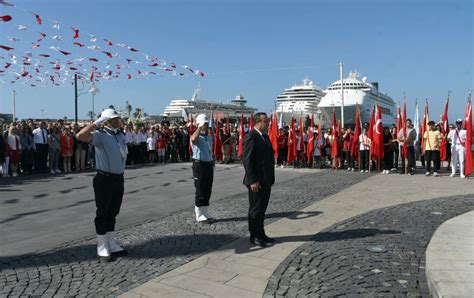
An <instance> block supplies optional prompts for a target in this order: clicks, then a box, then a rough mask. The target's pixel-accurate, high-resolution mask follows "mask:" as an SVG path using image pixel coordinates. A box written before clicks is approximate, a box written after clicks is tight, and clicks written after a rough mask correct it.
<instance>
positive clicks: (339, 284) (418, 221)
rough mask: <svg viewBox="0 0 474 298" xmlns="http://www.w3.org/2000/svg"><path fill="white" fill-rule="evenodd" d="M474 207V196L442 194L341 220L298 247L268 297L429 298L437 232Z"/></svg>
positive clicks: (272, 282)
mask: <svg viewBox="0 0 474 298" xmlns="http://www.w3.org/2000/svg"><path fill="white" fill-rule="evenodd" d="M473 209H474V198H473V196H472V195H471V196H469V197H467V196H464V197H449V198H438V199H433V200H427V201H420V202H415V203H408V204H402V205H397V206H393V207H388V208H382V209H378V210H374V211H370V212H368V213H365V214H363V215H360V216H356V217H354V218H351V219H349V220H346V221H344V222H340V223H338V224H336V225H334V226H332V227H330V228H328V229H326V230H324V231H322V232H320V233H318V234H316V235H315V236H314V237H313V238H312V241H311V242H310V243H308V244H305V245H302V246H301V247H299V248H298V249H296V250H295V251H293V253H292V254H291V255H290V256H288V257H287V258H286V259H285V261H283V262H282V263H281V264H280V265H279V267H278V268H277V270H275V272H274V273H273V275H272V277H271V278H270V281H269V283H268V284H267V288H266V291H265V296H277V297H281V296H286V297H308V296H309V297H311V296H313V297H314V296H318V297H319V296H323V297H328V296H329V297H332V296H369V297H373V296H389V297H391V296H395V297H398V296H403V297H406V296H408V297H419V296H426V297H428V296H429V290H428V286H427V281H426V276H425V250H426V247H427V245H428V243H429V241H430V239H431V237H432V235H433V233H434V231H435V230H436V229H437V227H438V226H439V225H440V224H441V223H443V222H444V221H446V220H448V219H450V218H452V217H455V216H457V215H459V214H462V213H465V212H468V211H471V210H473ZM369 249H371V250H372V251H373V250H374V249H378V250H379V252H371V251H369Z"/></svg>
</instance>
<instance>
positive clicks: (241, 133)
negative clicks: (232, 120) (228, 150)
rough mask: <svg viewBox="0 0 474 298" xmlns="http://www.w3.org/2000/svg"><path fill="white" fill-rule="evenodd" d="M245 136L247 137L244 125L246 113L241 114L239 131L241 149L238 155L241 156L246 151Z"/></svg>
mask: <svg viewBox="0 0 474 298" xmlns="http://www.w3.org/2000/svg"><path fill="white" fill-rule="evenodd" d="M244 137H245V127H244V113H242V116H240V131H239V149H238V151H237V156H238V157H241V156H242V153H243V152H244V147H243V144H244Z"/></svg>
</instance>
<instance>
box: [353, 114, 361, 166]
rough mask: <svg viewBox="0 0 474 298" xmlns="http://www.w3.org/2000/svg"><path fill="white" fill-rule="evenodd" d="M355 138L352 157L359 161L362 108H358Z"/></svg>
mask: <svg viewBox="0 0 474 298" xmlns="http://www.w3.org/2000/svg"><path fill="white" fill-rule="evenodd" d="M355 119H356V120H355V128H354V138H353V139H352V146H351V157H352V158H353V159H357V158H358V157H359V149H360V148H359V136H360V108H359V105H357V107H356V116H355Z"/></svg>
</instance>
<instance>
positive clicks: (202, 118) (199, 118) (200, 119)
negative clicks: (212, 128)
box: [196, 114, 209, 126]
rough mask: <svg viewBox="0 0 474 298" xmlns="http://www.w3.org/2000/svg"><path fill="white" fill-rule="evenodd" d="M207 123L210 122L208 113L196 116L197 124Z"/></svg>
mask: <svg viewBox="0 0 474 298" xmlns="http://www.w3.org/2000/svg"><path fill="white" fill-rule="evenodd" d="M205 123H209V120H208V119H207V116H206V114H199V115H198V116H197V118H196V124H197V125H198V126H201V125H204V124H205Z"/></svg>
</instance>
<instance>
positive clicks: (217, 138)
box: [213, 119, 222, 161]
mask: <svg viewBox="0 0 474 298" xmlns="http://www.w3.org/2000/svg"><path fill="white" fill-rule="evenodd" d="M215 126H216V130H215V133H214V144H213V145H214V148H213V153H214V157H215V159H216V160H218V161H220V160H222V141H221V128H220V123H219V119H216V125H215Z"/></svg>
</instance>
